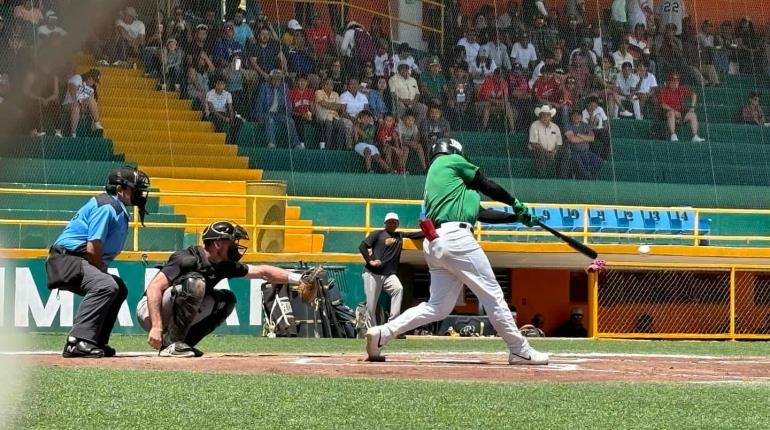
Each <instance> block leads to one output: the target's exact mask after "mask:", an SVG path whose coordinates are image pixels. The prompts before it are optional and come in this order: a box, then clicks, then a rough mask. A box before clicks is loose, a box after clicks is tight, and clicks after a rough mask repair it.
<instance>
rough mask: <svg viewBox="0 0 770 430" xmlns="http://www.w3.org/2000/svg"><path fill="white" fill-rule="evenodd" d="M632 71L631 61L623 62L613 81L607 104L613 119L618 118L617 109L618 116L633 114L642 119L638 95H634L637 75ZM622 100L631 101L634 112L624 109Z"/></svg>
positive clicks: (637, 81) (636, 89)
mask: <svg viewBox="0 0 770 430" xmlns="http://www.w3.org/2000/svg"><path fill="white" fill-rule="evenodd" d="M633 71H634V66H633V65H632V64H631V63H623V66H622V67H621V69H620V73H619V74H618V77H617V79H616V81H615V91H614V94H612V96H610V97H609V99H608V106H609V109H610V114H611V115H612V118H613V119H617V118H618V110H620V116H622V117H624V118H628V117H632V116H633V117H635V118H636V119H642V109H641V106H640V104H639V97H638V96H637V95H636V92H637V91H638V90H639V76H637V75H636V74H634V72H633ZM624 102H631V105H632V107H633V110H634V113H631V112H629V111H628V110H627V109H626V106H625V105H624Z"/></svg>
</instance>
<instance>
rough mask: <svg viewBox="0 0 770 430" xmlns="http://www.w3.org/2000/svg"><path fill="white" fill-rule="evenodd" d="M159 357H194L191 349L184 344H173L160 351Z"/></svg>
mask: <svg viewBox="0 0 770 430" xmlns="http://www.w3.org/2000/svg"><path fill="white" fill-rule="evenodd" d="M158 355H160V356H161V357H173V358H191V357H195V352H194V351H193V349H192V348H191V347H190V346H189V345H187V344H186V343H184V342H174V343H172V344H171V345H169V346H167V347H165V348H163V349H162V350H161V351H160V354H158Z"/></svg>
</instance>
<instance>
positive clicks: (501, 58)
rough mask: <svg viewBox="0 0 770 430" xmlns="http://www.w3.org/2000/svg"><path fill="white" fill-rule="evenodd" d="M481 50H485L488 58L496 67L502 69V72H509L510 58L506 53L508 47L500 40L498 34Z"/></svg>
mask: <svg viewBox="0 0 770 430" xmlns="http://www.w3.org/2000/svg"><path fill="white" fill-rule="evenodd" d="M482 48H486V50H487V52H489V58H491V59H492V61H494V62H495V64H497V66H498V67H502V68H503V69H504V70H511V56H510V54H509V52H508V45H506V44H505V43H503V41H502V40H500V33H497V34H496V35H495V36H493V40H490V41H489V42H488V43H486V44H485V45H484V46H482Z"/></svg>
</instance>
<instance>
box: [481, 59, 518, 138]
mask: <svg viewBox="0 0 770 430" xmlns="http://www.w3.org/2000/svg"><path fill="white" fill-rule="evenodd" d="M476 107H477V110H478V111H480V112H481V130H482V131H486V130H488V128H487V126H488V125H489V115H490V114H491V113H502V114H503V115H504V116H505V120H506V121H507V125H508V129H507V131H508V132H511V133H514V132H515V131H516V117H517V113H516V112H515V111H514V110H513V107H512V106H511V103H510V99H509V95H508V83H507V82H506V81H505V78H504V77H503V75H502V73H500V69H497V70H495V72H494V73H493V74H492V75H491V76H489V77H487V78H486V79H485V80H484V83H482V84H481V87H479V91H478V94H477V96H476Z"/></svg>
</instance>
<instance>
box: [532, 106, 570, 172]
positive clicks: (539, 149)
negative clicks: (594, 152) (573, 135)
mask: <svg viewBox="0 0 770 430" xmlns="http://www.w3.org/2000/svg"><path fill="white" fill-rule="evenodd" d="M554 115H556V109H555V108H554V107H552V106H551V105H547V104H544V105H542V106H538V107H537V108H535V116H537V118H538V119H537V121H535V122H533V123H532V125H531V126H530V127H529V150H530V151H531V152H532V158H534V173H535V176H536V177H538V178H543V177H546V176H547V175H548V171H549V170H553V169H554V168H555V169H556V175H557V176H558V177H560V178H563V177H566V176H567V173H568V171H569V166H568V165H567V161H568V158H569V157H565V156H564V148H563V146H562V139H561V130H560V129H559V126H558V125H556V124H555V123H553V122H551V119H552V118H553V116H554Z"/></svg>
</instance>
